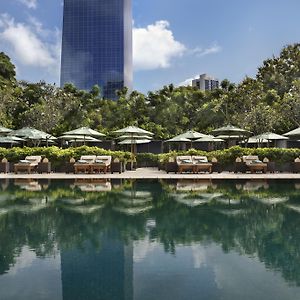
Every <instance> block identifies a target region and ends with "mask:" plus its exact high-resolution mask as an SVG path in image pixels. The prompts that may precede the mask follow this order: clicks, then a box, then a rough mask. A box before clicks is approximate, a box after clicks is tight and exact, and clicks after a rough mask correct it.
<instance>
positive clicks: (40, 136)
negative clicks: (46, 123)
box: [9, 127, 56, 142]
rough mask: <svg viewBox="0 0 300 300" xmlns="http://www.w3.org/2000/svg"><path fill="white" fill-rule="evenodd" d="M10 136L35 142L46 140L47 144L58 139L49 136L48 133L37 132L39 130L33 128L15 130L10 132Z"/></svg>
mask: <svg viewBox="0 0 300 300" xmlns="http://www.w3.org/2000/svg"><path fill="white" fill-rule="evenodd" d="M9 135H12V136H17V137H21V138H24V139H26V140H33V141H43V140H45V141H46V142H47V141H48V140H54V139H56V138H55V137H54V136H52V135H51V134H49V133H47V132H44V131H41V130H37V129H35V128H31V127H23V128H21V129H18V130H14V131H12V132H10V133H9Z"/></svg>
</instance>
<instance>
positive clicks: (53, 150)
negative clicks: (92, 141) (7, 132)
mask: <svg viewBox="0 0 300 300" xmlns="http://www.w3.org/2000/svg"><path fill="white" fill-rule="evenodd" d="M29 155H41V156H42V157H47V158H48V159H49V161H51V163H52V164H53V166H59V165H61V164H63V163H65V162H68V161H69V160H70V158H75V159H76V160H78V159H79V158H80V156H82V155H111V156H112V157H113V158H118V159H119V160H120V161H128V160H130V159H131V157H132V154H131V153H130V152H122V151H108V150H104V149H101V148H98V147H87V146H82V147H77V148H67V149H61V148H58V147H55V146H53V147H36V148H30V147H25V148H18V147H15V148H11V149H6V148H0V159H2V158H4V157H5V158H7V159H8V161H10V162H18V161H19V160H20V159H24V158H25V157H26V156H29Z"/></svg>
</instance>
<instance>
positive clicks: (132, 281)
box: [0, 180, 300, 300]
mask: <svg viewBox="0 0 300 300" xmlns="http://www.w3.org/2000/svg"><path fill="white" fill-rule="evenodd" d="M0 187H1V188H0V299H64V300H66V299H67V300H69V299H154V298H155V299H170V298H172V299H199V294H201V295H202V296H203V297H202V298H203V299H240V298H241V293H243V292H244V294H243V298H246V299H254V298H259V297H262V295H263V298H264V299H272V297H273V298H276V299H281V298H282V299H295V298H297V296H296V295H299V292H300V288H299V286H300V259H299V258H300V236H299V233H298V230H297V228H300V214H299V213H300V195H299V182H292V181H289V182H282V181H279V182H277V181H276V182H266V181H248V182H241V181H236V182H229V183H228V182H224V181H160V182H158V181H114V180H112V181H103V180H76V181H55V180H54V181H51V182H50V181H34V180H25V181H24V180H22V181H19V180H16V181H2V182H0ZM1 274H2V275H1ZM33 274H35V276H37V274H39V275H38V276H39V280H40V279H41V278H43V279H44V280H41V282H44V283H40V285H39V286H38V287H37V286H32V285H30V288H29V287H28V280H29V279H31V280H32V281H33V282H34V280H35V279H33V276H34V275H33ZM242 279H243V280H245V281H247V282H248V284H249V286H248V287H246V286H245V283H244V282H243V281H242ZM234 280H236V282H238V283H239V285H237V284H235V283H234ZM45 282H46V283H45ZM49 282H51V283H52V285H49ZM249 282H250V283H249ZM274 282H276V287H275V285H274ZM25 287H26V289H25ZM250 287H252V289H250ZM22 289H25V290H26V293H23V294H22V293H21V292H20V290H22ZM245 291H247V292H245ZM259 291H260V292H259ZM259 293H262V294H259ZM41 295H42V296H41Z"/></svg>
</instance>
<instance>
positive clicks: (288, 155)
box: [158, 146, 300, 165]
mask: <svg viewBox="0 0 300 300" xmlns="http://www.w3.org/2000/svg"><path fill="white" fill-rule="evenodd" d="M178 155H204V156H207V157H208V159H209V160H211V159H212V158H217V159H218V161H219V162H220V163H221V164H222V165H231V164H233V163H234V162H235V159H236V158H237V157H242V156H244V155H258V156H259V158H260V159H264V158H265V157H266V158H268V159H269V160H270V161H274V162H277V163H279V164H284V163H290V162H292V161H294V159H295V158H297V157H299V156H300V149H282V148H258V149H255V148H242V147H239V146H236V147H231V148H229V149H225V150H216V151H211V152H205V151H198V150H195V149H190V150H188V151H179V152H175V151H173V152H170V153H164V154H159V155H158V161H160V162H164V163H166V162H168V161H169V158H175V157H176V156H178Z"/></svg>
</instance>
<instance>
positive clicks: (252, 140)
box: [243, 136, 269, 144]
mask: <svg viewBox="0 0 300 300" xmlns="http://www.w3.org/2000/svg"><path fill="white" fill-rule="evenodd" d="M268 142H269V140H266V139H258V138H257V137H255V136H253V137H250V138H249V139H248V141H244V142H243V143H247V144H259V143H260V144H267V143H268Z"/></svg>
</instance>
